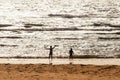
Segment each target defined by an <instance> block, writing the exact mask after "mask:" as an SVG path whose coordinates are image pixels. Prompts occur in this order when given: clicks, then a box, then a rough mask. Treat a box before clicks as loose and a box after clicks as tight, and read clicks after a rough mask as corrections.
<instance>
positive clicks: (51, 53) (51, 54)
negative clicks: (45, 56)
mask: <svg viewBox="0 0 120 80" xmlns="http://www.w3.org/2000/svg"><path fill="white" fill-rule="evenodd" d="M57 46H58V45H55V46H54V47H53V46H50V47H49V48H46V47H45V48H46V49H48V50H49V59H52V58H53V49H54V48H55V47H57Z"/></svg>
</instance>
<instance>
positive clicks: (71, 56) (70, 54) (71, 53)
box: [69, 48, 74, 59]
mask: <svg viewBox="0 0 120 80" xmlns="http://www.w3.org/2000/svg"><path fill="white" fill-rule="evenodd" d="M73 54H74V52H73V49H72V48H70V50H69V59H72V58H73Z"/></svg>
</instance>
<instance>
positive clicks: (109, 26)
mask: <svg viewBox="0 0 120 80" xmlns="http://www.w3.org/2000/svg"><path fill="white" fill-rule="evenodd" d="M119 3H120V1H119V0H97V1H96V0H0V56H1V57H5V56H19V57H20V56H48V54H49V50H46V49H45V47H49V46H50V45H52V46H53V45H58V47H56V48H55V49H54V55H55V56H68V51H69V49H70V48H71V47H72V48H73V50H74V53H75V55H81V54H82V55H83V54H89V55H103V56H117V55H119V53H120V22H119V21H120V8H119V7H120V4H119Z"/></svg>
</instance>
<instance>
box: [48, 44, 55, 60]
mask: <svg viewBox="0 0 120 80" xmlns="http://www.w3.org/2000/svg"><path fill="white" fill-rule="evenodd" d="M54 48H55V47H52V46H50V48H49V49H50V53H49V59H52V58H53V49H54Z"/></svg>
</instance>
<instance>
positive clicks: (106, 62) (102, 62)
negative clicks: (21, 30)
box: [0, 58, 120, 65]
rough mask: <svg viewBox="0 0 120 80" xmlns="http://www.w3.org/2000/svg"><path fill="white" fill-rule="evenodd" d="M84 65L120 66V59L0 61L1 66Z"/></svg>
mask: <svg viewBox="0 0 120 80" xmlns="http://www.w3.org/2000/svg"><path fill="white" fill-rule="evenodd" d="M8 63H10V64H49V63H52V64H55V65H58V64H70V63H72V64H84V65H88V64H91V65H120V59H113V58H112V59H73V60H69V59H57V58H55V59H53V60H52V61H50V60H49V59H0V64H8Z"/></svg>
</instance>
